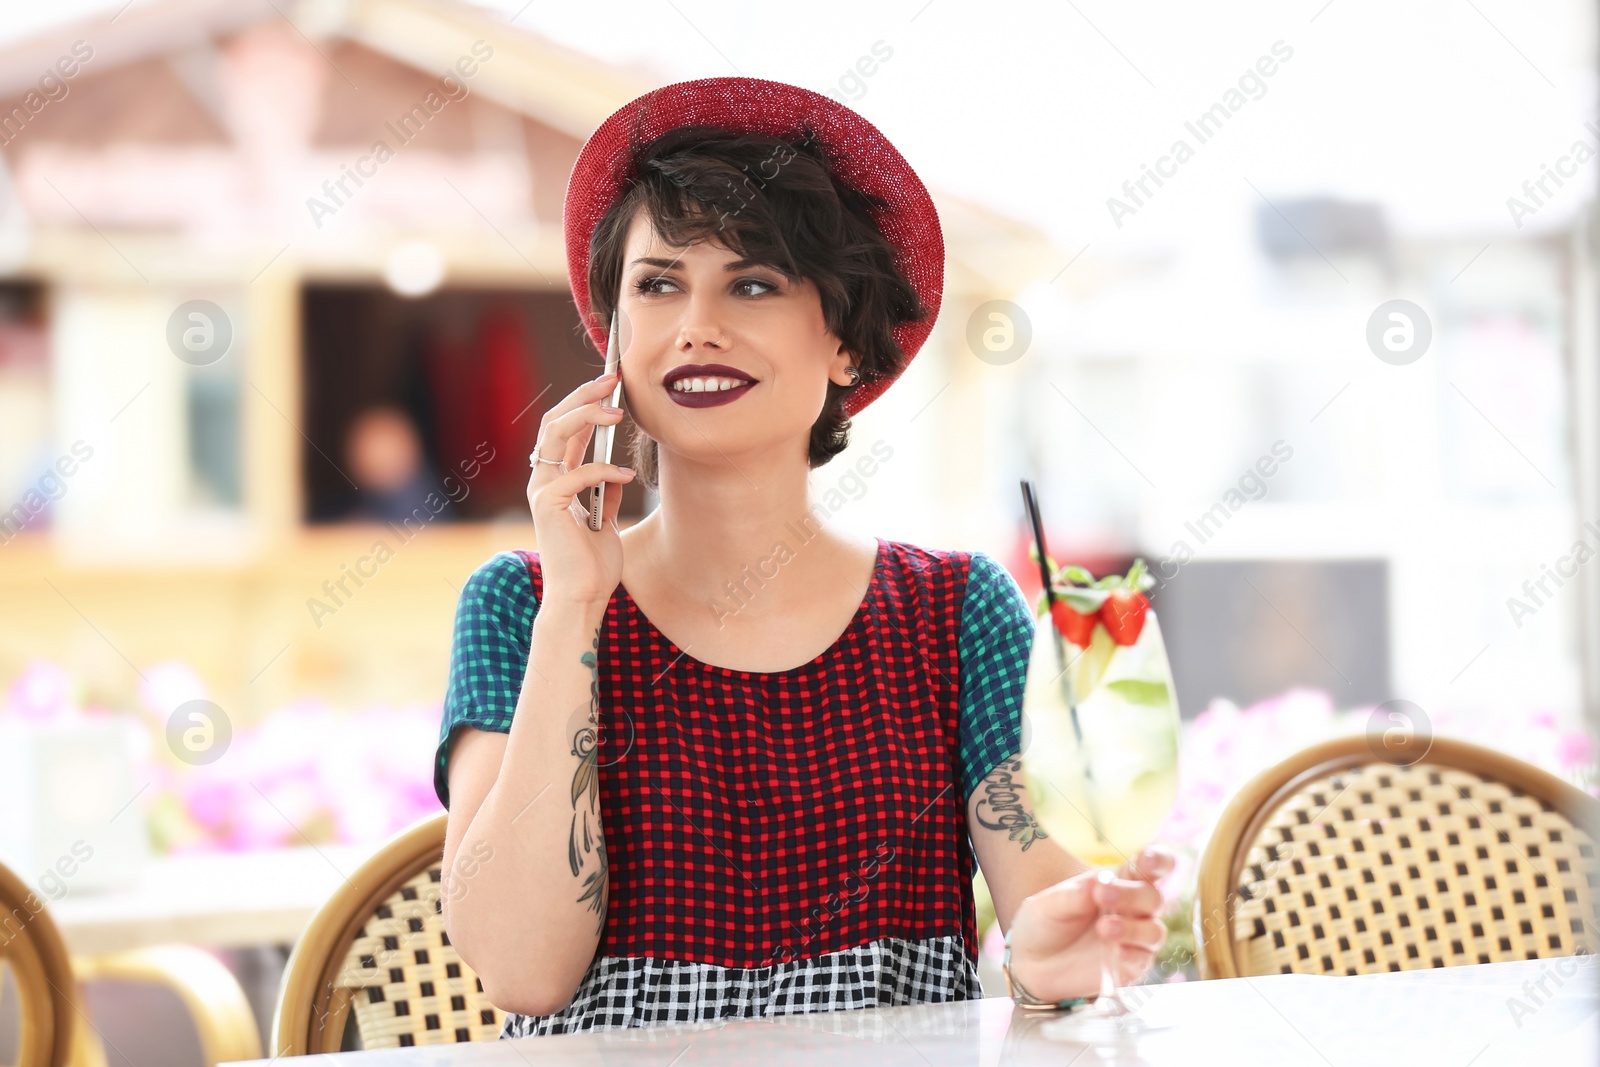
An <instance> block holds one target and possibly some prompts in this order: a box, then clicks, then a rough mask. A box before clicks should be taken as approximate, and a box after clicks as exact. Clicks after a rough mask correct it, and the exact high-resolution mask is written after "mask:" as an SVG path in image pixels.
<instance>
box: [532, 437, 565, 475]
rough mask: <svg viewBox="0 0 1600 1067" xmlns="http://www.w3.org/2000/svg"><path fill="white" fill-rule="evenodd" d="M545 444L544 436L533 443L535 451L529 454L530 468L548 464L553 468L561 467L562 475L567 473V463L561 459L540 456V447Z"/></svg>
mask: <svg viewBox="0 0 1600 1067" xmlns="http://www.w3.org/2000/svg"><path fill="white" fill-rule="evenodd" d="M543 443H544V437H543V435H541V436H540V438H539V440H537V441H535V442H534V443H533V451H532V452H529V453H528V466H530V467H532V466H533V465H534V464H536V463H548V464H550V465H551V466H552V467H560V468H561V470H562V473H565V472H566V469H567V464H566V461H564V460H559V459H545V458H544V457H543V456H541V455H539V446H540V445H541V444H543Z"/></svg>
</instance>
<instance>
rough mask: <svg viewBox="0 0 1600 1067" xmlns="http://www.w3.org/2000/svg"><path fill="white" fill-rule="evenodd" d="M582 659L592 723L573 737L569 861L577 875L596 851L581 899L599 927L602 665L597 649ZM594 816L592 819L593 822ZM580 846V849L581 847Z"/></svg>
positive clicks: (602, 903) (603, 887) (602, 901)
mask: <svg viewBox="0 0 1600 1067" xmlns="http://www.w3.org/2000/svg"><path fill="white" fill-rule="evenodd" d="M593 644H594V649H595V650H598V649H599V647H600V630H599V629H598V628H596V629H595V632H594V642H593ZM583 663H584V665H585V666H587V667H588V668H589V724H588V725H587V726H584V727H582V728H580V729H579V730H578V732H577V733H576V734H575V735H574V736H573V738H572V754H573V755H574V756H577V757H578V769H577V772H576V773H574V774H573V776H572V834H571V837H569V838H568V840H567V862H568V864H570V865H571V867H572V876H573V877H574V878H576V877H578V875H579V874H580V873H581V868H582V867H583V860H584V857H586V856H588V855H589V854H590V853H591V852H593V853H594V855H595V859H596V860H597V861H598V864H599V865H598V866H597V867H596V868H595V869H594V871H592V872H591V873H590V874H589V876H588V877H587V878H585V879H584V880H583V895H582V896H580V897H578V903H579V904H582V903H583V902H584V901H586V900H587V901H588V902H589V909H590V910H591V911H594V912H597V913H598V914H599V916H600V925H599V928H598V930H597V931H596V932H597V933H598V932H599V930H604V929H605V925H606V900H607V894H608V891H609V886H610V877H609V868H608V866H607V864H606V839H605V832H604V828H603V826H602V824H601V822H600V753H599V751H598V743H599V725H600V665H599V661H598V660H597V658H596V655H595V651H589V652H585V653H584V654H583ZM585 794H587V796H588V800H587V804H586V805H585V806H584V807H583V808H580V807H579V806H578V802H579V801H580V800H582V799H583V798H584V796H585ZM591 820H593V821H592V823H591ZM580 846H581V851H580Z"/></svg>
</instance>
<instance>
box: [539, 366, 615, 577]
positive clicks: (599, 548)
mask: <svg viewBox="0 0 1600 1067" xmlns="http://www.w3.org/2000/svg"><path fill="white" fill-rule="evenodd" d="M615 385H616V376H615V375H604V376H602V377H599V378H595V379H594V380H592V381H588V382H585V383H584V384H582V385H580V386H578V388H576V389H574V390H573V391H572V392H570V393H568V394H567V395H566V396H565V397H564V398H562V400H561V401H560V403H558V404H556V405H555V406H554V407H552V408H551V409H550V410H549V411H547V412H545V414H544V417H543V418H542V419H541V420H540V422H539V437H538V444H537V445H535V447H534V452H533V456H537V457H540V458H542V459H546V460H559V461H560V465H559V466H558V465H556V464H555V463H538V462H535V461H534V459H533V456H530V457H529V463H530V464H532V467H533V470H532V471H531V472H529V475H528V507H529V509H530V510H531V511H532V512H533V525H534V530H535V536H536V538H537V541H538V550H539V562H540V564H541V567H542V570H543V572H544V599H545V600H546V601H564V602H571V603H579V604H604V603H606V602H608V601H609V600H610V599H611V595H612V593H614V592H615V591H616V588H617V585H618V584H619V583H621V581H622V539H621V537H620V536H618V532H617V512H618V510H619V509H620V508H621V506H622V486H624V485H626V484H627V483H628V482H630V481H632V480H633V477H634V473H633V471H632V470H630V469H629V468H626V467H620V466H617V465H615V464H611V463H584V462H583V457H584V453H585V451H587V449H588V447H589V441H590V439H591V438H592V437H593V436H594V428H595V427H596V426H598V425H601V424H607V425H616V424H617V423H619V422H621V421H622V417H623V413H622V411H621V409H616V410H612V411H607V410H606V409H605V407H604V404H605V401H606V399H607V398H608V397H609V396H610V394H611V391H612V388H613V387H614V386H615ZM601 482H607V483H610V484H611V485H612V486H613V488H612V489H611V490H610V491H609V492H607V493H606V496H605V507H604V511H603V515H602V517H603V519H604V522H603V524H602V525H601V528H600V530H599V532H598V533H597V532H595V531H593V530H590V529H589V512H588V509H587V507H586V505H585V500H586V499H587V491H588V490H589V489H590V488H591V487H593V486H596V485H599V484H600V483H601Z"/></svg>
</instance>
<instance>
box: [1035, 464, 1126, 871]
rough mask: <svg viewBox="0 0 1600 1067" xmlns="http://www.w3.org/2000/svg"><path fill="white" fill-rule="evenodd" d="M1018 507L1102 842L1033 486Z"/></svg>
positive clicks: (1092, 819)
mask: <svg viewBox="0 0 1600 1067" xmlns="http://www.w3.org/2000/svg"><path fill="white" fill-rule="evenodd" d="M1022 505H1023V507H1024V508H1026V509H1027V512H1028V522H1029V523H1031V524H1032V526H1033V543H1034V546H1035V547H1036V548H1038V550H1039V579H1040V581H1042V582H1043V583H1044V601H1045V605H1046V611H1047V612H1048V613H1049V614H1050V616H1051V619H1050V634H1051V636H1052V637H1054V638H1055V644H1056V665H1057V666H1059V667H1060V668H1061V673H1060V674H1059V675H1058V676H1057V677H1058V678H1059V679H1060V681H1061V695H1062V696H1063V697H1065V698H1066V701H1067V710H1068V711H1070V712H1071V713H1072V732H1073V734H1074V735H1075V736H1076V737H1077V739H1078V754H1079V755H1080V756H1081V757H1082V758H1083V776H1084V778H1085V779H1086V780H1087V781H1088V782H1089V788H1088V789H1087V790H1086V791H1085V795H1086V796H1087V797H1088V799H1089V805H1090V807H1089V822H1090V824H1091V825H1092V826H1093V827H1094V835H1095V837H1096V838H1098V839H1099V840H1101V841H1104V840H1105V839H1106V838H1105V835H1104V834H1102V833H1101V832H1100V819H1099V816H1098V815H1096V814H1095V811H1094V774H1093V773H1092V772H1091V771H1090V769H1089V754H1088V752H1087V751H1085V749H1084V747H1083V725H1082V724H1081V723H1080V722H1079V721H1078V702H1077V701H1076V700H1075V699H1073V695H1072V679H1071V678H1069V677H1067V648H1066V644H1065V643H1064V642H1063V641H1062V638H1061V630H1060V629H1059V628H1057V626H1056V624H1055V617H1054V616H1055V606H1056V594H1055V590H1054V589H1052V588H1051V583H1050V554H1049V552H1048V551H1046V549H1045V544H1044V523H1043V522H1042V521H1041V520H1040V518H1039V501H1038V499H1037V498H1036V497H1035V496H1034V493H1033V483H1032V482H1030V481H1028V479H1026V478H1024V479H1022Z"/></svg>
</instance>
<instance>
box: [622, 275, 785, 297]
mask: <svg viewBox="0 0 1600 1067" xmlns="http://www.w3.org/2000/svg"><path fill="white" fill-rule="evenodd" d="M663 285H665V286H670V287H672V288H673V289H676V288H677V283H676V282H674V281H673V280H672V279H670V278H666V277H662V276H661V275H654V276H652V277H648V278H640V279H639V280H638V281H636V282H634V283H633V287H634V289H635V290H636V291H638V292H640V293H651V294H660V293H661V292H663V290H662V289H661V288H660V287H661V286H663ZM750 286H759V288H758V289H757V290H756V291H755V292H751V291H750V289H749V287H750ZM733 291H734V292H735V293H737V294H738V295H740V296H761V295H762V294H763V293H768V292H777V291H778V286H776V285H775V284H773V283H772V282H769V281H765V280H763V279H761V278H740V279H739V280H738V281H736V282H734V283H733Z"/></svg>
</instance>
